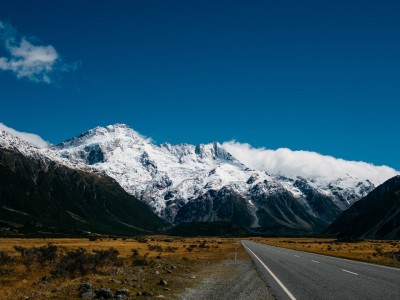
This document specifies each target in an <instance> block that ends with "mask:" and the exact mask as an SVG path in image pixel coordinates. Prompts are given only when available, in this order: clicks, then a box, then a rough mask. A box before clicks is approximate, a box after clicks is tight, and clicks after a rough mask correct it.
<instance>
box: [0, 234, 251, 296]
mask: <svg viewBox="0 0 400 300" xmlns="http://www.w3.org/2000/svg"><path fill="white" fill-rule="evenodd" d="M236 242H237V240H235V239H201V240H199V239H195V238H171V237H162V236H161V237H138V238H117V237H104V236H98V237H93V238H89V239H88V238H84V239H83V238H82V239H67V238H66V239H0V287H1V291H2V294H1V296H0V298H1V299H22V298H25V297H27V298H34V299H45V298H57V299H81V298H85V299H100V298H101V297H103V298H104V297H105V298H107V297H109V296H110V295H113V297H114V298H117V295H118V298H119V299H123V298H131V297H136V296H150V297H151V296H153V297H156V296H159V295H161V296H164V297H166V298H174V297H175V295H177V293H179V292H180V291H182V290H184V289H185V288H186V287H190V285H193V284H196V283H197V281H196V280H195V278H197V276H199V275H198V274H199V272H201V271H202V270H204V269H209V268H210V266H212V264H213V263H217V262H218V261H220V260H221V259H233V249H234V248H236V247H237V244H235V243H236ZM189 249H190V250H189ZM241 251H242V252H241V255H242V257H246V259H248V256H247V255H246V254H245V253H244V251H243V249H241ZM160 282H161V283H160Z"/></svg>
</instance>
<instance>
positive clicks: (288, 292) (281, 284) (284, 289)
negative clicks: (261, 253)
mask: <svg viewBox="0 0 400 300" xmlns="http://www.w3.org/2000/svg"><path fill="white" fill-rule="evenodd" d="M242 244H243V243H242ZM243 246H244V247H245V248H246V249H247V251H249V252H250V253H251V254H253V256H254V257H255V258H257V259H258V261H259V262H260V263H261V265H262V266H263V267H264V268H265V269H266V270H267V271H268V273H269V274H271V276H272V278H274V279H275V281H276V282H277V283H278V284H279V286H280V287H281V288H282V289H283V291H284V292H285V293H286V294H287V295H288V296H289V298H290V299H291V300H296V298H295V297H294V296H293V294H292V293H291V292H290V291H289V290H288V289H287V288H286V286H285V285H284V284H283V283H282V281H280V280H279V278H278V277H276V276H275V274H274V273H273V272H272V271H271V270H270V269H269V268H268V267H267V266H266V265H265V264H264V263H263V262H262V260H261V259H260V258H259V257H258V256H257V255H255V254H254V252H253V251H251V250H250V249H249V248H247V246H246V245H245V244H243Z"/></svg>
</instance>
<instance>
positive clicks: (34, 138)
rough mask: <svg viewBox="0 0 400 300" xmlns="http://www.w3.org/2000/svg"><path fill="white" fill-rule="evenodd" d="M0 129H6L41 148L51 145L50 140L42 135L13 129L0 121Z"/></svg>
mask: <svg viewBox="0 0 400 300" xmlns="http://www.w3.org/2000/svg"><path fill="white" fill-rule="evenodd" d="M0 131H5V132H7V133H9V134H11V135H13V136H16V137H18V138H20V139H21V140H24V141H26V142H28V143H30V144H32V145H35V146H37V147H41V148H47V147H49V146H50V144H49V143H48V142H46V141H45V140H43V139H42V138H41V137H40V136H38V135H36V134H33V133H27V132H20V131H17V130H15V129H12V128H10V127H8V126H6V125H4V124H3V123H0Z"/></svg>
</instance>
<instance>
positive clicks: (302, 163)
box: [223, 141, 400, 185]
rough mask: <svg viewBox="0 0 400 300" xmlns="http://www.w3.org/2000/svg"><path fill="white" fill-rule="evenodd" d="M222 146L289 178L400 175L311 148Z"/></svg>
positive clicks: (259, 167)
mask: <svg viewBox="0 0 400 300" xmlns="http://www.w3.org/2000/svg"><path fill="white" fill-rule="evenodd" d="M223 147H224V149H225V150H227V151H228V152H229V153H231V154H232V155H233V156H234V157H235V158H237V159H238V160H239V161H241V162H242V163H244V164H245V165H246V166H248V167H250V168H253V169H256V170H263V171H267V172H269V173H272V174H280V175H284V176H289V177H296V176H302V177H306V178H312V177H325V178H327V179H333V178H338V177H346V176H351V177H356V178H359V179H369V180H370V181H372V182H373V183H374V184H375V185H378V184H381V183H383V182H384V181H386V180H387V179H389V178H391V177H393V176H395V175H398V174H400V173H399V172H398V171H396V170H395V169H393V168H390V167H388V166H375V165H373V164H370V163H366V162H358V161H347V160H344V159H340V158H335V157H332V156H327V155H322V154H319V153H316V152H310V151H293V150H290V149H288V148H280V149H276V150H270V149H266V148H254V147H252V146H251V145H250V144H246V143H239V142H236V141H229V142H225V143H223Z"/></svg>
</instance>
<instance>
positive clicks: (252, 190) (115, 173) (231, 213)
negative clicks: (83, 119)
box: [0, 124, 374, 228]
mask: <svg viewBox="0 0 400 300" xmlns="http://www.w3.org/2000/svg"><path fill="white" fill-rule="evenodd" d="M0 137H1V138H0V146H2V147H4V146H6V147H15V148H17V149H18V150H19V151H21V152H23V153H24V154H27V155H43V156H45V157H48V158H49V159H51V160H56V161H58V162H59V163H63V164H65V165H68V166H69V167H74V168H80V169H85V170H91V171H94V172H101V173H104V174H107V175H109V176H110V177H112V178H114V179H115V180H116V181H117V182H118V183H119V184H120V185H121V186H122V187H123V188H124V189H125V190H126V191H127V192H128V193H130V194H133V195H135V196H136V197H137V198H138V199H141V200H142V201H144V202H146V203H148V204H149V205H150V206H151V207H152V208H153V209H154V211H155V212H156V213H157V214H158V215H160V216H161V217H163V218H164V219H166V220H168V221H170V222H176V221H179V222H183V221H187V220H191V221H196V220H197V221H204V220H209V221H212V220H227V219H229V220H230V219H232V218H238V217H237V216H238V215H240V214H243V213H244V212H245V211H246V213H245V215H246V216H245V217H242V218H239V219H240V220H245V222H247V223H246V224H247V225H248V226H269V225H271V226H272V225H274V224H275V225H282V226H292V227H293V228H309V227H310V226H311V227H312V226H317V225H318V224H320V223H319V222H323V223H324V224H326V223H330V222H331V221H333V220H334V219H335V218H336V217H337V216H338V214H339V213H340V211H341V210H343V209H345V208H348V207H349V206H350V205H351V204H352V203H354V202H355V201H357V200H358V199H360V198H361V197H363V196H365V195H366V194H367V193H368V192H370V191H371V190H372V189H373V188H374V184H373V183H372V182H370V181H369V180H366V179H361V180H360V179H357V178H356V177H352V176H350V175H348V176H343V177H337V178H329V179H327V178H326V177H317V176H314V177H309V178H304V177H296V176H283V175H274V174H269V173H267V172H266V171H264V170H253V169H250V168H248V166H246V165H245V164H243V163H242V162H240V161H239V160H238V159H236V158H235V157H234V156H232V155H231V154H230V153H229V151H227V150H226V147H223V146H222V145H221V144H220V143H217V142H214V143H210V144H200V145H197V146H194V145H189V144H180V145H172V144H169V143H164V144H161V145H157V144H154V143H153V142H152V140H151V139H149V138H146V137H144V136H142V135H140V134H139V133H137V132H136V131H134V130H132V129H131V128H129V127H128V126H126V125H123V124H115V125H110V126H106V127H96V128H94V129H91V130H88V131H86V132H84V133H82V134H81V135H79V136H77V137H75V138H72V139H70V140H67V141H65V142H62V143H60V144H58V145H55V146H51V147H49V148H46V147H45V148H40V147H37V146H34V145H32V144H29V143H27V142H25V141H22V140H21V139H19V138H16V137H13V136H11V135H10V134H8V133H5V132H2V134H1V136H0ZM177 216H178V217H177ZM271 220H273V222H272V221H271ZM271 222H272V223H271Z"/></svg>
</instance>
